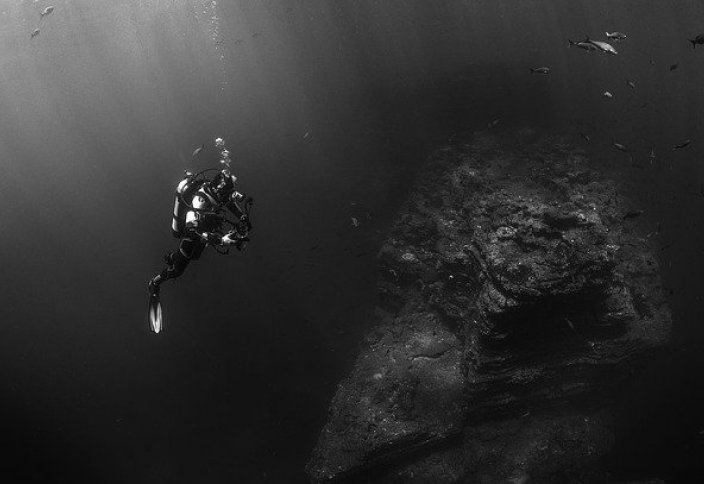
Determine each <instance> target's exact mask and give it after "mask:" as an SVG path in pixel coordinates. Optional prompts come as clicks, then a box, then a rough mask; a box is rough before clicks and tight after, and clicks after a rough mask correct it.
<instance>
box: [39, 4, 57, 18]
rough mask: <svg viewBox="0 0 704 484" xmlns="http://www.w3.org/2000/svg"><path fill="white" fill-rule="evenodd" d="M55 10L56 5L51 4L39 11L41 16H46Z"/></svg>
mask: <svg viewBox="0 0 704 484" xmlns="http://www.w3.org/2000/svg"><path fill="white" fill-rule="evenodd" d="M53 11H54V6H53V5H51V6H49V7H46V8H45V9H44V10H42V11H41V12H40V13H39V15H40V16H41V17H40V18H44V17H46V16H47V15H49V14H50V13H51V12H53Z"/></svg>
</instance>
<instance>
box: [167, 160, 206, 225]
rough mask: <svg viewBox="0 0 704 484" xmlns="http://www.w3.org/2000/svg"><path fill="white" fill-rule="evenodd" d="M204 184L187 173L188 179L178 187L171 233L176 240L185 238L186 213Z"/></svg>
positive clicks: (182, 181)
mask: <svg viewBox="0 0 704 484" xmlns="http://www.w3.org/2000/svg"><path fill="white" fill-rule="evenodd" d="M202 183H203V182H202V181H199V180H195V177H194V176H193V173H191V172H190V171H187V172H186V177H185V178H184V179H183V180H181V182H180V183H179V184H178V186H177V187H176V194H175V196H174V218H173V220H172V221H171V233H172V234H173V236H174V237H176V238H181V237H183V234H184V232H185V228H186V212H187V211H188V210H190V209H191V201H192V200H193V197H194V196H195V194H196V192H197V191H198V189H199V188H200V186H201V185H202Z"/></svg>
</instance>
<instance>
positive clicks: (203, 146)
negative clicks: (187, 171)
mask: <svg viewBox="0 0 704 484" xmlns="http://www.w3.org/2000/svg"><path fill="white" fill-rule="evenodd" d="M204 149H205V145H204V144H203V145H200V146H199V147H198V148H196V149H195V150H193V154H192V155H191V156H193V157H194V158H195V157H196V156H198V154H199V153H200V152H201V151H203V150H204Z"/></svg>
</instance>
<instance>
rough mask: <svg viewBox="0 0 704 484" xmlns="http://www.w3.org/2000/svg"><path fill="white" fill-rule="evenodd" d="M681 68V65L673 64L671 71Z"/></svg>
mask: <svg viewBox="0 0 704 484" xmlns="http://www.w3.org/2000/svg"><path fill="white" fill-rule="evenodd" d="M679 66H680V65H679V64H672V65H671V66H670V70H671V71H674V70H675V69H677V68H678V67H679Z"/></svg>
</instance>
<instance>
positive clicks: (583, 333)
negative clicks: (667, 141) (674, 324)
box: [307, 129, 671, 483]
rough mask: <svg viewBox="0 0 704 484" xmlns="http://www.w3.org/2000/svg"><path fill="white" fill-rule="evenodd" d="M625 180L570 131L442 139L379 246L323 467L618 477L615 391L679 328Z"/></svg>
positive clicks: (456, 477)
mask: <svg viewBox="0 0 704 484" xmlns="http://www.w3.org/2000/svg"><path fill="white" fill-rule="evenodd" d="M620 192H621V191H620V190H619V185H618V182H617V181H616V180H614V179H608V178H606V177H605V176H604V175H603V174H601V173H600V172H599V171H598V170H596V169H595V168H594V167H593V166H592V164H591V163H590V160H588V159H587V158H586V156H585V154H584V153H583V151H581V150H580V149H579V148H578V147H576V146H575V143H573V142H572V140H570V139H568V138H563V137H560V136H557V135H540V136H539V135H537V134H536V133H535V132H534V131H532V130H529V129H524V130H520V131H517V132H512V133H503V134H500V135H499V134H495V133H492V132H490V131H486V132H481V133H474V134H472V135H467V136H461V137H458V138H456V139H455V140H454V141H453V142H452V143H450V145H448V146H446V147H444V148H442V149H440V150H438V151H437V152H436V153H435V154H434V155H433V156H432V157H431V159H430V160H429V162H428V165H427V166H426V168H425V169H424V171H423V172H422V173H421V174H420V176H419V178H418V181H417V184H416V186H415V188H414V190H413V192H412V194H411V196H410V198H409V200H408V201H407V202H406V203H405V205H404V206H403V207H402V209H401V211H400V213H399V216H398V218H397V220H396V223H395V225H394V227H393V228H392V230H391V231H390V234H389V236H388V238H387V240H386V242H385V244H384V246H383V247H382V248H381V250H380V252H379V262H380V277H379V282H378V296H379V297H378V304H377V312H376V314H377V316H376V317H377V318H378V323H377V324H376V325H375V328H374V329H373V330H372V331H371V332H370V333H369V334H368V335H367V337H366V339H365V341H364V342H363V345H362V348H361V352H360V354H359V356H358V357H357V359H356V362H355V364H354V368H353V369H352V372H351V374H350V375H349V377H348V378H346V379H345V380H344V381H343V382H342V383H340V385H339V388H338V390H337V392H336V395H335V397H334V398H333V401H332V403H331V405H330V410H329V416H328V420H327V423H326V425H325V427H324V428H323V430H322V432H321V434H320V438H319V441H318V444H317V446H316V448H315V450H314V451H313V455H312V458H311V460H310V462H309V464H308V467H307V470H308V473H309V476H310V477H311V480H312V481H313V482H327V481H346V480H353V481H354V480H359V481H363V482H434V483H454V482H487V483H492V482H516V483H517V482H595V481H596V482H603V481H604V480H606V479H607V478H608V474H607V472H606V471H605V470H604V469H603V468H602V466H601V465H600V458H601V457H603V456H604V455H605V454H606V453H607V452H608V450H609V449H610V447H611V445H612V442H613V422H612V412H611V408H612V406H613V398H614V396H615V395H616V393H617V390H618V388H619V385H621V384H623V382H625V381H626V380H627V379H628V378H629V377H630V376H631V375H632V374H633V372H634V371H637V369H638V367H639V365H641V364H642V363H643V362H644V361H645V360H646V359H647V358H649V357H650V356H652V354H653V352H654V351H656V350H657V349H658V348H660V347H662V346H663V345H664V344H665V343H666V341H667V339H668V337H669V333H670V327H671V316H670V312H669V309H668V307H667V304H666V300H665V297H664V292H663V289H662V286H661V283H660V278H659V272H658V264H657V261H656V259H655V257H654V250H653V247H652V246H651V245H650V239H649V238H648V237H647V234H646V233H645V231H644V230H643V229H642V228H641V227H640V225H639V222H640V217H638V214H639V213H640V212H638V211H637V210H636V208H635V207H633V206H632V205H631V202H629V200H628V199H626V198H625V197H624V196H623V195H622V194H621V193H620Z"/></svg>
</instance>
